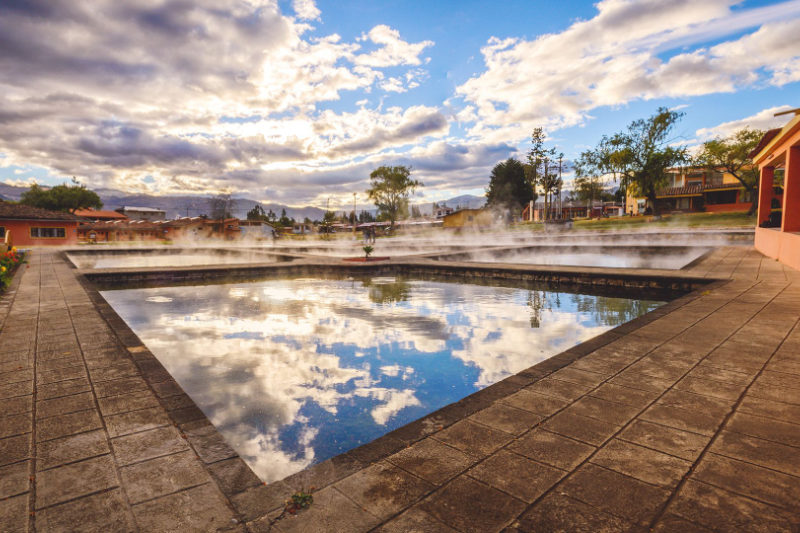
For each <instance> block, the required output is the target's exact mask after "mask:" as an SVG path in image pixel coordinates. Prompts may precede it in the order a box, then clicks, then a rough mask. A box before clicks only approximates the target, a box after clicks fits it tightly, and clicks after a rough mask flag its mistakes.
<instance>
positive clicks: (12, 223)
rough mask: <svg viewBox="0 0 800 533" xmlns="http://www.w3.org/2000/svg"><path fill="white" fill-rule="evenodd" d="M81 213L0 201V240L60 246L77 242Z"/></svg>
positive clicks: (27, 244)
mask: <svg viewBox="0 0 800 533" xmlns="http://www.w3.org/2000/svg"><path fill="white" fill-rule="evenodd" d="M82 220H84V219H82V218H81V217H79V216H75V215H73V214H70V213H63V212H60V211H49V210H47V209H39V208H38V207H30V206H27V205H21V204H12V203H9V202H3V201H0V240H1V239H5V237H6V233H8V232H11V241H12V242H13V244H14V246H60V245H65V244H76V243H77V242H78V222H80V221H82Z"/></svg>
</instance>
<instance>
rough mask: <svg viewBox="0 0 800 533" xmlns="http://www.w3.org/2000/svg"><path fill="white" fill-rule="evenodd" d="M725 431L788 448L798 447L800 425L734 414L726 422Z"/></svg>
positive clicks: (799, 445) (799, 443)
mask: <svg viewBox="0 0 800 533" xmlns="http://www.w3.org/2000/svg"><path fill="white" fill-rule="evenodd" d="M795 422H800V420H795ZM725 429H726V430H727V431H735V432H737V433H744V434H745V435H750V436H752V437H759V438H762V439H766V440H771V441H774V442H779V443H781V444H788V445H789V446H797V447H800V425H798V424H791V423H787V422H779V421H777V420H771V419H767V418H762V417H759V416H753V415H749V414H746V413H736V414H734V415H733V416H732V417H731V419H730V420H729V421H728V424H727V425H726V426H725Z"/></svg>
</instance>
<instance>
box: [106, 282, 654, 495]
mask: <svg viewBox="0 0 800 533" xmlns="http://www.w3.org/2000/svg"><path fill="white" fill-rule="evenodd" d="M102 294H103V296H104V297H105V298H106V300H107V301H108V302H109V303H110V304H111V305H112V306H113V308H114V309H115V310H116V312H117V313H118V314H119V315H120V316H121V317H122V318H123V319H124V320H125V321H126V322H127V323H128V325H129V326H130V327H131V328H132V329H133V330H134V331H135V332H136V333H137V335H138V336H139V337H140V338H141V339H142V341H143V342H144V343H145V344H146V345H147V346H148V348H149V349H150V350H151V351H152V352H153V353H154V354H155V355H156V357H158V359H159V360H160V361H161V362H162V363H163V364H164V366H165V367H166V368H167V369H168V370H169V372H170V373H171V374H172V375H173V377H174V378H175V379H176V380H177V381H178V382H179V383H180V385H181V386H182V387H183V388H184V390H185V391H186V392H187V393H188V394H189V395H190V396H191V397H192V398H193V399H194V401H195V402H196V403H197V405H198V406H199V407H200V408H201V409H202V410H203V411H204V412H205V413H206V415H207V416H208V417H209V419H210V420H211V421H212V422H213V423H214V425H215V426H216V427H217V428H218V429H219V431H220V432H221V433H222V434H223V435H224V436H225V438H226V440H227V441H228V442H229V444H231V446H232V447H233V448H234V449H235V450H236V451H237V452H238V453H239V455H240V456H241V457H242V458H243V459H244V460H245V461H247V462H248V464H249V465H250V466H251V467H252V468H253V470H254V471H255V472H256V474H258V475H259V476H260V477H261V479H262V480H263V481H265V482H270V481H274V480H278V479H282V478H284V477H286V476H288V475H290V474H292V473H294V472H297V471H299V470H302V469H304V468H306V467H308V466H309V465H311V464H314V463H317V462H320V461H323V460H325V459H328V458H330V457H333V456H335V455H338V454H340V453H343V452H346V451H348V450H350V449H352V448H355V447H357V446H359V445H361V444H364V443H367V442H369V441H371V440H373V439H375V438H377V437H380V436H381V435H384V434H385V433H387V432H389V431H391V430H393V429H395V428H398V427H400V426H402V425H404V424H407V423H409V422H412V421H414V420H416V419H418V418H421V417H423V416H425V415H426V414H428V413H431V412H433V411H435V410H436V409H439V408H440V407H443V406H445V405H448V404H450V403H453V402H455V401H458V400H459V399H461V398H463V397H465V396H467V395H469V394H471V393H473V392H475V391H477V390H480V389H482V388H484V387H486V386H488V385H490V384H492V383H495V382H497V381H499V380H501V379H503V378H505V377H507V376H509V375H512V374H514V373H517V372H519V371H521V370H524V369H525V368H528V367H530V366H532V365H534V364H536V363H537V362H540V361H542V360H544V359H547V358H548V357H550V356H552V355H555V354H556V353H559V352H561V351H563V350H565V349H567V348H570V347H571V346H574V345H575V344H578V343H580V342H582V341H585V340H587V339H589V338H591V337H594V336H596V335H598V334H600V333H602V332H604V331H606V330H608V329H610V328H612V327H614V326H616V325H619V324H622V323H624V322H627V321H629V320H631V319H633V318H635V317H637V316H639V315H641V314H644V313H646V312H648V311H650V310H652V309H655V308H656V307H658V306H659V305H661V303H662V302H657V301H648V300H632V299H625V298H610V297H602V296H590V295H581V294H571V293H566V292H554V291H546V290H534V289H527V288H510V287H498V286H486V285H479V284H473V283H456V282H442V281H422V280H411V279H400V278H360V279H282V280H266V281H258V282H252V283H236V284H223V285H205V286H190V287H186V286H183V287H166V288H148V289H126V290H112V291H104V292H103V293H102Z"/></svg>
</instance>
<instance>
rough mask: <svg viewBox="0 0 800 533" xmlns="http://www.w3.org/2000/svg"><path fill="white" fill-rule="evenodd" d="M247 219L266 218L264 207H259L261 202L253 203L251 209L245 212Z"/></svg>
mask: <svg viewBox="0 0 800 533" xmlns="http://www.w3.org/2000/svg"><path fill="white" fill-rule="evenodd" d="M247 220H261V221H265V220H267V214H266V213H265V212H264V208H263V207H261V204H256V205H254V206H253V209H251V210H250V211H248V212H247Z"/></svg>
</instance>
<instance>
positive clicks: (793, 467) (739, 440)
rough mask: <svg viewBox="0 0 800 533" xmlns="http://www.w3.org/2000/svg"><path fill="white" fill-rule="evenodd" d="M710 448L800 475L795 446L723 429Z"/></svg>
mask: <svg viewBox="0 0 800 533" xmlns="http://www.w3.org/2000/svg"><path fill="white" fill-rule="evenodd" d="M709 450H710V451H712V452H714V453H718V454H720V455H725V456H727V457H732V458H734V459H739V460H742V461H747V462H750V463H753V464H756V465H760V466H764V467H766V468H771V469H773V470H777V471H779V472H783V473H786V474H790V475H793V476H797V477H800V461H797V457H798V449H797V448H795V447H793V446H787V445H785V444H780V443H778V442H773V441H769V440H764V439H759V438H756V437H750V436H748V435H743V434H741V433H735V432H731V431H724V430H723V431H722V432H720V434H719V436H718V437H717V439H716V440H715V441H714V442H713V443H712V444H711V447H710V448H709Z"/></svg>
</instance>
